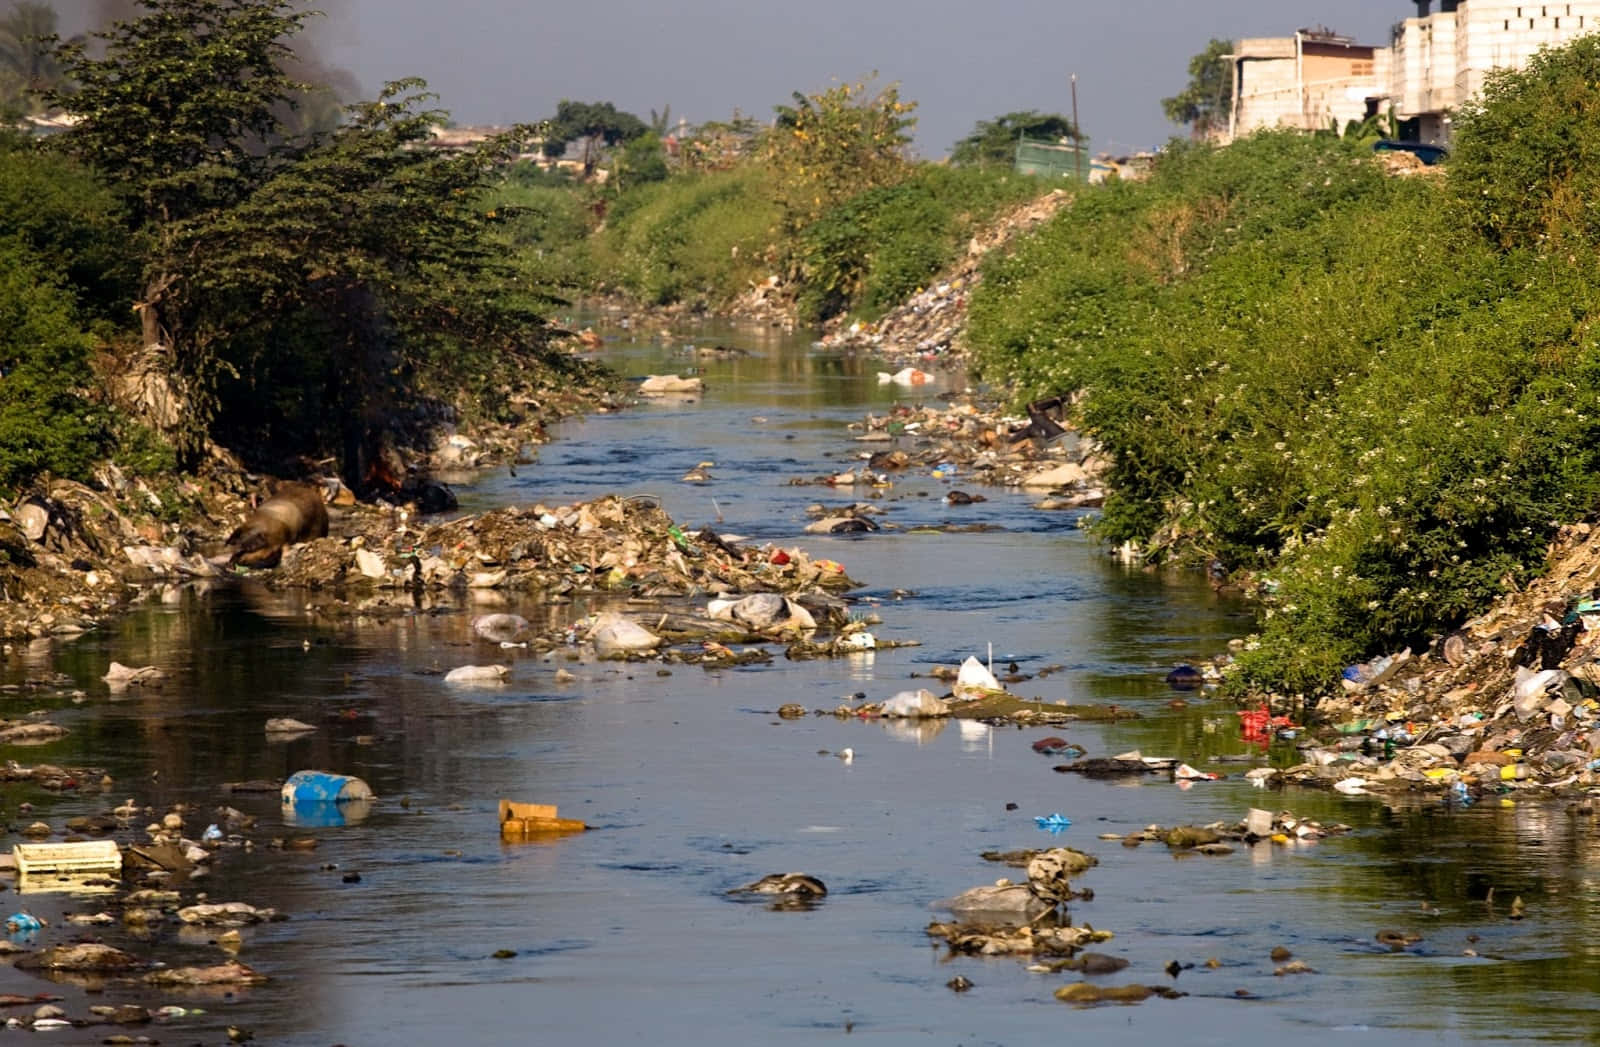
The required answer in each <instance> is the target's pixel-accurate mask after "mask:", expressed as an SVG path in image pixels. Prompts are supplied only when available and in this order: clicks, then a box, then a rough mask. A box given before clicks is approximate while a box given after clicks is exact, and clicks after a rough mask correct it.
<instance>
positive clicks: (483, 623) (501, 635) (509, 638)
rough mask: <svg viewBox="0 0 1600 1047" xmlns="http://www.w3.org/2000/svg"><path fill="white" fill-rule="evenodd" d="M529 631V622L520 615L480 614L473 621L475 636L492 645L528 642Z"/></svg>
mask: <svg viewBox="0 0 1600 1047" xmlns="http://www.w3.org/2000/svg"><path fill="white" fill-rule="evenodd" d="M528 630H529V626H528V620H527V619H526V618H524V617H522V615H520V614H480V615H478V616H477V617H476V618H474V619H472V632H473V634H474V635H476V636H480V637H482V638H483V639H485V640H488V641H490V642H492V643H498V644H508V643H518V642H523V641H526V640H527V637H528Z"/></svg>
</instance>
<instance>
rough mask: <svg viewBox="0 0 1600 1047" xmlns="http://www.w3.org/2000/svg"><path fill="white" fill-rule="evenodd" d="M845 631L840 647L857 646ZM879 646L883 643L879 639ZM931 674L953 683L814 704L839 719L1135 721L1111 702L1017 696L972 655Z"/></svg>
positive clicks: (1023, 724)
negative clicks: (937, 689) (946, 687)
mask: <svg viewBox="0 0 1600 1047" xmlns="http://www.w3.org/2000/svg"><path fill="white" fill-rule="evenodd" d="M851 635H852V634H850V633H849V632H846V633H845V634H844V636H843V637H842V638H841V641H840V643H841V646H843V647H844V648H846V650H845V652H844V653H849V651H848V648H850V647H852V646H859V644H860V641H852V639H851ZM877 643H878V645H879V646H886V645H885V644H884V642H883V641H881V640H879V641H877ZM928 675H929V676H930V677H932V678H934V679H940V680H945V681H949V682H950V683H951V684H952V686H951V689H950V691H949V692H947V693H945V694H942V695H941V694H934V693H933V692H932V691H930V690H928V689H927V688H926V687H919V688H916V689H914V690H904V691H899V692H897V693H895V694H893V695H891V696H889V697H888V698H885V699H883V700H881V701H866V700H864V699H865V698H866V695H865V694H859V695H855V696H852V697H853V700H859V701H861V704H859V705H852V704H849V703H846V704H842V705H838V706H836V707H834V708H833V709H818V710H816V713H817V715H833V716H835V717H838V718H839V719H865V720H880V719H881V720H906V721H927V720H964V721H974V722H982V723H985V724H989V725H991V726H993V725H999V724H1005V725H1009V726H1020V727H1036V726H1061V725H1064V724H1068V723H1072V722H1074V721H1079V720H1094V721H1106V720H1134V719H1138V718H1139V713H1138V712H1137V711H1136V710H1133V709H1126V708H1122V707H1120V706H1115V705H1109V706H1107V705H1067V704H1057V703H1053V702H1046V701H1041V700H1037V699H1035V700H1031V701H1030V700H1028V699H1025V698H1020V697H1018V696H1016V695H1014V694H1012V693H1011V692H1010V691H1008V690H1006V688H1005V687H1004V686H1003V685H1002V684H1001V682H1000V681H999V680H998V679H997V678H996V677H995V675H994V672H993V671H992V670H991V669H989V668H988V667H987V666H985V665H984V664H983V663H982V662H980V661H979V660H978V659H977V658H976V657H969V658H967V660H966V661H964V662H962V663H961V666H960V668H958V669H951V668H948V667H939V666H935V667H934V668H933V670H931V671H930V673H929V674H928Z"/></svg>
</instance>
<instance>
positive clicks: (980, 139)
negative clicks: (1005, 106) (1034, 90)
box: [950, 109, 1078, 167]
mask: <svg viewBox="0 0 1600 1047" xmlns="http://www.w3.org/2000/svg"><path fill="white" fill-rule="evenodd" d="M1021 135H1028V136H1029V137H1032V138H1049V139H1057V138H1071V139H1073V140H1074V141H1076V140H1077V138H1078V129H1077V128H1076V127H1074V126H1073V123H1072V121H1071V120H1069V119H1068V118H1066V117H1065V116H1062V115H1061V114H1060V113H1041V112H1039V111H1037V110H1034V109H1025V110H1022V111H1020V112H1015V113H1006V114H1005V115H1004V116H997V117H995V118H994V119H993V120H979V121H978V122H977V124H976V125H975V126H974V127H973V129H972V133H971V134H969V135H967V137H965V138H963V139H961V141H959V142H957V143H956V144H955V148H954V149H952V150H951V151H950V162H951V163H952V164H955V165H957V166H971V167H982V166H1009V165H1010V164H1011V163H1012V162H1013V161H1015V160H1016V155H1017V138H1018V137H1019V136H1021Z"/></svg>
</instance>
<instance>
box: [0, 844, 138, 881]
mask: <svg viewBox="0 0 1600 1047" xmlns="http://www.w3.org/2000/svg"><path fill="white" fill-rule="evenodd" d="M11 853H12V855H13V856H14V859H15V861H16V863H17V876H18V878H19V879H25V878H27V877H29V876H40V875H43V874H47V873H48V874H61V873H66V874H68V875H73V874H76V875H86V874H90V873H107V874H110V875H115V874H117V873H119V872H121V871H122V851H121V850H120V849H118V847H117V844H116V841H115V840H82V841H78V842H75V843H19V844H17V845H16V846H14V847H13V848H12V849H11Z"/></svg>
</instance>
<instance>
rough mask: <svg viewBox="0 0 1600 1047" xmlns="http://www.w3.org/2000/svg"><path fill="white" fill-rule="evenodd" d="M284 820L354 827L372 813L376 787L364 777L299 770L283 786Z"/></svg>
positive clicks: (294, 823) (306, 823)
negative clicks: (372, 786)
mask: <svg viewBox="0 0 1600 1047" xmlns="http://www.w3.org/2000/svg"><path fill="white" fill-rule="evenodd" d="M280 795H281V797H282V799H283V815H284V820H285V821H288V822H289V823H290V824H293V825H307V826H327V827H336V826H341V825H353V824H355V823H356V822H359V821H361V820H362V819H364V818H366V816H367V815H368V814H370V813H371V812H372V801H373V800H374V799H375V797H374V796H373V793H372V788H371V787H370V786H369V785H367V783H366V782H364V781H362V780H361V779H360V778H355V777H352V776H350V775H347V774H330V773H328V772H327V771H296V772H295V773H294V774H291V775H290V776H289V779H288V780H287V781H286V782H284V783H283V789H282V790H281V791H280Z"/></svg>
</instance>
